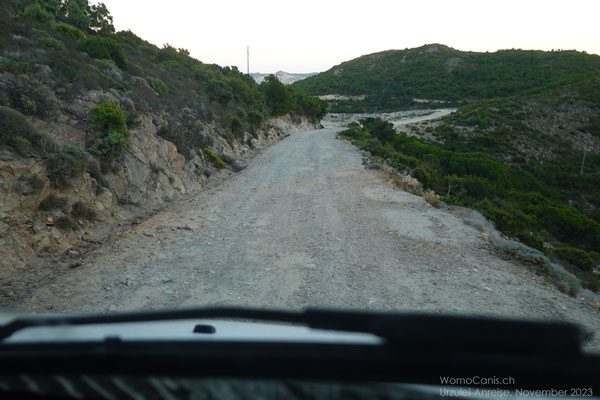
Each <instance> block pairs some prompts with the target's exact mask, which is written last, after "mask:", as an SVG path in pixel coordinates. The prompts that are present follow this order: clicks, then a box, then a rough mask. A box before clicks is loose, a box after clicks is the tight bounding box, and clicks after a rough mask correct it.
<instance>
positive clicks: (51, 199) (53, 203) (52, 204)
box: [38, 193, 69, 211]
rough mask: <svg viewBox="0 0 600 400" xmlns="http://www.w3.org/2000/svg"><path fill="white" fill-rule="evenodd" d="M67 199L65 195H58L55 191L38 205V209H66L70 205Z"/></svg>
mask: <svg viewBox="0 0 600 400" xmlns="http://www.w3.org/2000/svg"><path fill="white" fill-rule="evenodd" d="M68 204H69V203H68V201H67V199H65V198H64V197H58V196H56V195H55V194H54V193H51V194H50V195H49V196H48V197H46V198H45V199H44V200H43V201H42V202H41V203H40V205H39V206H38V210H42V211H52V210H64V209H65V208H66V207H67V205H68Z"/></svg>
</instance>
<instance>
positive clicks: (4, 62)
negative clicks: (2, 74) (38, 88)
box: [0, 56, 31, 74]
mask: <svg viewBox="0 0 600 400" xmlns="http://www.w3.org/2000/svg"><path fill="white" fill-rule="evenodd" d="M0 69H2V70H3V71H8V72H12V73H13V74H27V73H29V71H30V70H31V64H29V62H28V61H18V60H14V59H12V58H7V57H1V56H0Z"/></svg>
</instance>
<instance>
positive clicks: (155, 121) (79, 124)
mask: <svg viewBox="0 0 600 400" xmlns="http://www.w3.org/2000/svg"><path fill="white" fill-rule="evenodd" d="M281 95H283V98H284V100H285V107H277V108H275V106H277V105H278V101H276V99H280V98H281ZM325 112H326V110H325V108H324V103H322V102H321V101H320V100H318V99H315V98H310V97H308V96H305V95H302V94H298V93H296V92H294V91H293V90H292V89H290V88H288V87H286V86H285V85H283V84H282V83H280V82H279V81H276V80H273V81H271V82H265V83H264V84H262V85H258V84H257V83H256V82H255V81H254V80H253V79H252V78H251V77H250V76H248V75H246V74H242V73H241V72H240V71H238V70H237V68H235V67H220V66H218V65H208V64H204V63H202V62H201V61H199V60H196V59H194V58H192V57H191V56H190V54H189V52H188V51H187V50H185V49H176V48H174V47H172V46H169V45H165V46H163V47H162V48H158V47H156V46H154V45H152V44H151V43H149V42H147V41H144V40H143V39H141V38H139V37H138V36H136V35H135V34H134V33H132V32H131V31H126V32H125V31H123V32H116V33H115V30H114V27H113V26H112V17H111V16H110V14H109V13H108V10H106V8H105V7H98V6H96V5H93V4H89V2H88V1H87V0H64V1H61V2H30V1H26V0H10V1H6V2H1V3H0V254H2V257H1V259H0V296H3V295H10V293H11V292H12V290H11V289H10V287H11V285H13V283H17V284H20V285H22V284H24V283H27V282H34V281H35V279H33V278H32V277H35V276H36V275H37V274H42V275H43V274H44V273H45V272H44V270H45V269H48V267H49V266H50V265H52V264H53V263H55V262H57V260H58V259H60V256H61V255H64V254H75V253H77V252H78V251H81V250H82V249H85V247H86V246H88V245H90V246H91V245H95V244H97V243H99V242H101V241H103V240H104V239H105V238H107V237H109V236H110V235H111V234H112V233H113V232H114V231H115V229H118V228H119V227H120V226H122V225H127V224H131V223H133V224H135V223H139V222H140V221H141V220H143V219H144V217H146V216H147V215H149V214H150V213H152V212H154V211H155V210H157V209H160V208H162V207H164V206H165V205H166V204H168V203H169V202H170V201H172V200H173V199H175V198H176V197H178V196H181V195H184V194H187V193H191V192H195V191H198V190H199V189H201V188H202V187H204V186H205V185H206V183H207V180H208V179H209V177H211V176H215V175H222V174H223V172H222V171H230V172H232V173H233V172H234V171H240V170H241V169H243V167H244V166H243V165H242V163H241V162H240V160H241V159H243V158H244V157H247V156H248V155H249V154H250V153H251V151H252V150H253V149H255V148H257V147H260V146H264V145H266V144H268V143H270V142H272V141H273V140H274V139H276V138H277V137H281V136H283V135H284V134H285V132H287V131H289V130H291V129H298V128H299V127H301V128H314V127H315V126H316V125H318V121H319V119H320V118H321V117H322V115H324V114H325ZM65 252H66V253H65Z"/></svg>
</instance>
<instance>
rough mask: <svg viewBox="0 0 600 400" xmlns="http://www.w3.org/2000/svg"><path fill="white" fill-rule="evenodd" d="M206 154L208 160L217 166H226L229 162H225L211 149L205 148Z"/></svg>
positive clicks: (220, 167)
mask: <svg viewBox="0 0 600 400" xmlns="http://www.w3.org/2000/svg"><path fill="white" fill-rule="evenodd" d="M204 154H205V155H206V157H207V158H208V160H209V161H210V162H211V163H212V165H213V166H214V167H215V168H219V169H222V168H226V167H227V164H225V163H224V162H223V160H221V158H220V157H219V156H218V155H216V154H215V153H213V152H212V151H210V150H209V149H204Z"/></svg>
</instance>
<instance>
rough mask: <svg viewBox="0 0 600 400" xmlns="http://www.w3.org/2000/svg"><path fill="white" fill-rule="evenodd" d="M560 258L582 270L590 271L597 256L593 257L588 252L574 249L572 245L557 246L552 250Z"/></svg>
mask: <svg viewBox="0 0 600 400" xmlns="http://www.w3.org/2000/svg"><path fill="white" fill-rule="evenodd" d="M552 252H553V253H554V254H556V255H557V256H558V258H560V259H561V260H564V261H567V262H568V263H570V264H572V265H574V266H575V267H577V268H579V269H581V270H583V271H591V270H592V269H593V268H594V266H595V261H596V262H597V261H598V260H597V258H598V257H597V256H596V257H595V258H594V257H593V256H592V255H591V254H590V253H588V252H586V251H584V250H581V249H576V248H574V247H557V248H555V249H553V250H552Z"/></svg>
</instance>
